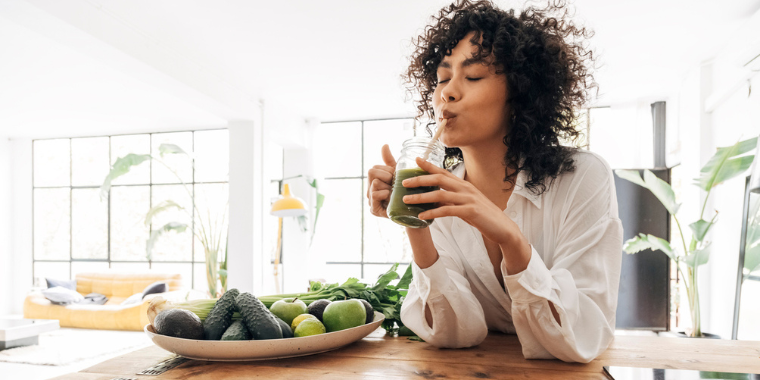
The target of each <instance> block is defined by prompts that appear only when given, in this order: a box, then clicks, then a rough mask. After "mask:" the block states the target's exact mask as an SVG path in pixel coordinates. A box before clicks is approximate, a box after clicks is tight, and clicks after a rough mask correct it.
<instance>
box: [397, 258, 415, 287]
mask: <svg viewBox="0 0 760 380" xmlns="http://www.w3.org/2000/svg"><path fill="white" fill-rule="evenodd" d="M411 283H412V264H409V266H408V267H406V272H404V275H403V276H401V280H399V281H398V284H396V289H409V284H411Z"/></svg>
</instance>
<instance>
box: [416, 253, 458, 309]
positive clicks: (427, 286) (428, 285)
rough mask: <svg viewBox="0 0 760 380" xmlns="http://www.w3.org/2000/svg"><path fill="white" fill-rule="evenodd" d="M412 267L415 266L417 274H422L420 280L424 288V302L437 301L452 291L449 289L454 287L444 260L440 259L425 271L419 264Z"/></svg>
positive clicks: (422, 293)
mask: <svg viewBox="0 0 760 380" xmlns="http://www.w3.org/2000/svg"><path fill="white" fill-rule="evenodd" d="M412 265H413V266H414V269H416V272H417V274H420V273H421V274H422V275H421V276H420V280H421V282H422V285H423V287H422V289H420V290H421V292H420V293H421V295H422V299H423V300H432V299H435V298H437V297H438V296H440V295H442V294H444V293H446V292H447V291H451V289H448V288H449V287H453V286H454V285H453V284H452V283H451V278H450V277H449V274H448V269H446V265H444V263H443V260H441V259H440V258H439V259H438V260H436V262H435V263H433V265H431V266H429V267H427V268H425V269H422V268H420V267H419V266H417V263H414V262H412Z"/></svg>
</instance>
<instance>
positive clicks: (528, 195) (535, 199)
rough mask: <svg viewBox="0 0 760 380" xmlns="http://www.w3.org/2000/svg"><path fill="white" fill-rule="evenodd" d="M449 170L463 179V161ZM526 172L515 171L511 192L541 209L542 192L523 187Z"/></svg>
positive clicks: (525, 180)
mask: <svg viewBox="0 0 760 380" xmlns="http://www.w3.org/2000/svg"><path fill="white" fill-rule="evenodd" d="M449 171H450V172H451V173H452V174H454V175H455V176H457V177H459V178H461V179H464V173H465V168H464V162H459V163H457V164H456V165H454V166H453V167H451V168H449ZM527 179H528V174H527V172H526V171H525V170H522V171H520V172H519V173H517V178H515V189H514V191H512V194H517V195H520V196H521V197H523V198H525V199H527V200H529V201H530V202H531V203H533V205H534V206H536V208H538V209H539V210H540V209H541V197H542V196H543V194H540V195H536V194H534V193H533V192H532V191H530V190H528V188H527V187H525V183H526V182H527Z"/></svg>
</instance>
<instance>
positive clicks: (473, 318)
mask: <svg viewBox="0 0 760 380" xmlns="http://www.w3.org/2000/svg"><path fill="white" fill-rule="evenodd" d="M407 233H408V235H409V241H410V243H411V246H412V251H413V252H414V262H413V263H412V271H413V274H414V280H413V281H412V283H411V284H410V286H409V292H408V293H407V296H406V299H404V303H403V305H402V306H401V321H402V322H403V323H404V325H406V326H407V327H409V328H410V329H411V330H412V331H414V332H415V334H417V335H418V336H419V337H420V338H422V339H424V340H425V341H426V342H428V343H430V344H432V345H434V346H437V347H448V348H460V347H471V346H476V345H478V344H480V343H481V342H482V341H483V339H485V337H486V335H488V327H487V326H486V322H485V315H484V313H483V307H482V306H481V305H480V302H478V300H477V298H475V295H474V294H473V293H472V290H471V288H470V283H469V282H468V281H467V279H466V278H465V277H464V268H463V267H462V264H461V261H460V260H459V259H458V258H456V257H452V256H453V255H449V254H448V253H447V250H448V252H453V251H454V248H453V247H451V246H450V242H449V241H448V239H447V237H446V236H444V234H443V233H442V232H441V231H440V229H439V228H438V226H436V225H435V224H434V225H433V226H431V227H429V228H421V229H412V228H409V229H407ZM432 234H435V236H436V239H435V243H434V240H433V236H432Z"/></svg>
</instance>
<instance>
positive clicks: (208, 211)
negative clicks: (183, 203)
mask: <svg viewBox="0 0 760 380" xmlns="http://www.w3.org/2000/svg"><path fill="white" fill-rule="evenodd" d="M228 199H229V186H228V185H227V184H226V183H220V184H199V185H195V205H196V207H198V214H197V215H195V223H196V230H197V231H199V232H200V234H201V235H203V236H205V237H206V241H207V242H208V244H209V246H210V247H217V249H221V250H224V247H225V243H226V236H227V217H228V216H229V214H228V211H227V200H228ZM203 247H204V246H203V244H202V242H201V240H198V239H196V245H195V260H197V261H205V260H206V256H205V251H204V248H203Z"/></svg>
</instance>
